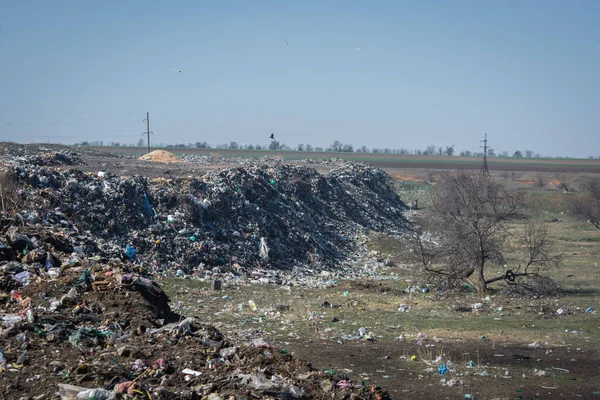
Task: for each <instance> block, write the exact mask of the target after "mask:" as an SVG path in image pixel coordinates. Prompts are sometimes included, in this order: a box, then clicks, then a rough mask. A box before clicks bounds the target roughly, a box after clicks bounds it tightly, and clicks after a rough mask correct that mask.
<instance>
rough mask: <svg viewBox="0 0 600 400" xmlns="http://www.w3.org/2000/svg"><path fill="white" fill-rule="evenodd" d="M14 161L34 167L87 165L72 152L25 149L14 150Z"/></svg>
mask: <svg viewBox="0 0 600 400" xmlns="http://www.w3.org/2000/svg"><path fill="white" fill-rule="evenodd" d="M10 153H12V154H13V155H14V156H15V159H14V161H17V162H19V163H22V164H27V165H34V166H38V167H41V166H59V165H86V163H85V161H84V159H83V157H81V156H80V155H79V154H77V153H75V152H73V151H70V150H58V151H43V152H29V151H26V150H25V149H23V148H21V149H18V150H17V149H12V151H10Z"/></svg>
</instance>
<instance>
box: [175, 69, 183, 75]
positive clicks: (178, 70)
mask: <svg viewBox="0 0 600 400" xmlns="http://www.w3.org/2000/svg"><path fill="white" fill-rule="evenodd" d="M173 71H174V72H177V73H178V74H180V73H182V72H183V70H182V69H173Z"/></svg>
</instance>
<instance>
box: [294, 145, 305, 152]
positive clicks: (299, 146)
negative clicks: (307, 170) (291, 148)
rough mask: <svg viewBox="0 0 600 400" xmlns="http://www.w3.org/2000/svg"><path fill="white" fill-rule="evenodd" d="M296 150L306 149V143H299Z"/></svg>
mask: <svg viewBox="0 0 600 400" xmlns="http://www.w3.org/2000/svg"><path fill="white" fill-rule="evenodd" d="M296 150H298V151H304V145H303V144H302V143H300V144H298V146H297V147H296Z"/></svg>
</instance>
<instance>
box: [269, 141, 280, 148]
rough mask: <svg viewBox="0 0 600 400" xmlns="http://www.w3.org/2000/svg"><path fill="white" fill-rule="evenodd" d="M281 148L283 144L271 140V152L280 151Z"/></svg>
mask: <svg viewBox="0 0 600 400" xmlns="http://www.w3.org/2000/svg"><path fill="white" fill-rule="evenodd" d="M280 148H281V144H280V143H279V141H278V140H271V144H269V150H279V149H280Z"/></svg>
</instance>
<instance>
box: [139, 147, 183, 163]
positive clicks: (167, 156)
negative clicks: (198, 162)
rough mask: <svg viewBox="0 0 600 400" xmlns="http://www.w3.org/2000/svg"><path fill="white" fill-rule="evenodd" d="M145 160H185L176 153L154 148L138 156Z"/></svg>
mask: <svg viewBox="0 0 600 400" xmlns="http://www.w3.org/2000/svg"><path fill="white" fill-rule="evenodd" d="M138 160H143V161H158V162H183V161H181V160H180V159H179V158H178V157H177V156H176V155H175V154H173V153H170V152H168V151H164V150H154V151H151V152H150V153H148V154H145V155H143V156H141V157H140V158H138Z"/></svg>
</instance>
